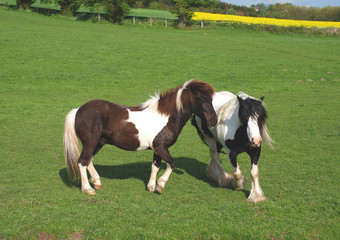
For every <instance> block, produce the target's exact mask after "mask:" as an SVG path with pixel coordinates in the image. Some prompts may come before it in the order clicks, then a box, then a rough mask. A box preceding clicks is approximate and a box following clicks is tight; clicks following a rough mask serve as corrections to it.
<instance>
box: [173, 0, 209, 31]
mask: <svg viewBox="0 0 340 240" xmlns="http://www.w3.org/2000/svg"><path fill="white" fill-rule="evenodd" d="M214 2H215V0H172V3H173V8H172V9H171V12H172V13H173V14H175V15H177V16H178V21H179V24H178V26H179V27H185V26H186V23H187V22H188V21H190V20H191V18H192V16H193V14H194V11H195V10H196V9H197V8H198V7H208V6H212V4H213V3H214Z"/></svg>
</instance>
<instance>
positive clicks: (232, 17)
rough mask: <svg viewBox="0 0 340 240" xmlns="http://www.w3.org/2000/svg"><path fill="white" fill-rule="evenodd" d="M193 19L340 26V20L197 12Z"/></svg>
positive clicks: (305, 25)
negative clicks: (310, 19)
mask: <svg viewBox="0 0 340 240" xmlns="http://www.w3.org/2000/svg"><path fill="white" fill-rule="evenodd" d="M192 19H193V20H208V21H226V22H241V23H246V24H264V25H276V26H283V27H291V26H294V27H305V28H340V22H321V21H302V20H288V19H276V18H261V17H243V16H235V15H224V14H212V13H204V12H195V14H194V16H193V18H192Z"/></svg>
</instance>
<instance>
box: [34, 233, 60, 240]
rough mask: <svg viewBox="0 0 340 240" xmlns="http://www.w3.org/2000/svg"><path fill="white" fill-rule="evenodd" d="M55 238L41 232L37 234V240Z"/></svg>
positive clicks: (53, 239)
mask: <svg viewBox="0 0 340 240" xmlns="http://www.w3.org/2000/svg"><path fill="white" fill-rule="evenodd" d="M56 239H57V238H55V237H54V236H53V235H51V234H48V233H45V232H42V233H40V234H39V236H38V240H56Z"/></svg>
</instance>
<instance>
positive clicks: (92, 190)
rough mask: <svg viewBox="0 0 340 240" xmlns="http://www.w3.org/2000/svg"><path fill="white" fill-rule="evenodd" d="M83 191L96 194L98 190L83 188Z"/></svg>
mask: <svg viewBox="0 0 340 240" xmlns="http://www.w3.org/2000/svg"><path fill="white" fill-rule="evenodd" d="M82 192H83V193H86V194H88V195H95V194H96V191H95V190H94V189H84V190H82Z"/></svg>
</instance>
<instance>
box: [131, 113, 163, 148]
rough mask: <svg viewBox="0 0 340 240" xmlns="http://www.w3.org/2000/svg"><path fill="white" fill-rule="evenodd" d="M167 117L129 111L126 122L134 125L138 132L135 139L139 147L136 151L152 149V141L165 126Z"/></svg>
mask: <svg viewBox="0 0 340 240" xmlns="http://www.w3.org/2000/svg"><path fill="white" fill-rule="evenodd" d="M168 120H169V117H168V116H165V115H161V114H159V113H157V112H154V111H148V110H147V109H146V110H143V111H129V119H127V121H128V122H131V123H133V124H134V125H135V127H136V129H137V130H138V134H137V138H138V140H139V147H138V148H137V149H136V150H146V149H149V148H153V145H152V143H153V140H154V138H155V137H156V136H157V134H158V133H159V132H160V131H161V130H162V129H163V128H164V127H165V126H166V124H167V123H168Z"/></svg>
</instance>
